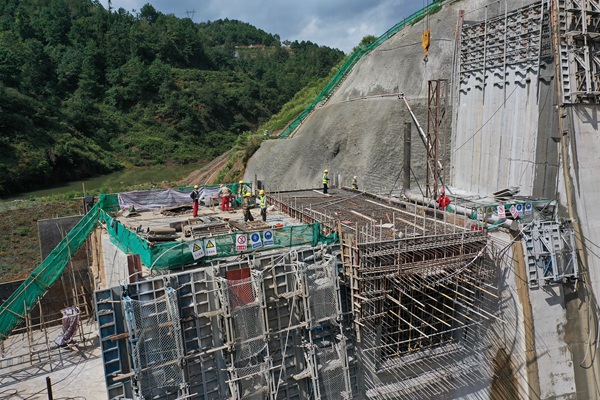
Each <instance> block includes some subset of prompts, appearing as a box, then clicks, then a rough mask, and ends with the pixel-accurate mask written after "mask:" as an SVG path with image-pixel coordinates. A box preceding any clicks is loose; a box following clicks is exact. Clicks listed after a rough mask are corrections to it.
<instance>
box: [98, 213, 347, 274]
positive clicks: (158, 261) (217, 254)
mask: <svg viewBox="0 0 600 400" xmlns="http://www.w3.org/2000/svg"><path fill="white" fill-rule="evenodd" d="M100 221H101V222H102V223H103V224H106V229H107V230H108V233H109V235H110V238H111V242H112V243H113V244H115V245H116V246H117V247H118V248H119V249H120V250H121V251H123V252H124V253H126V254H139V255H140V258H141V260H142V262H143V263H144V265H145V266H147V267H148V268H150V269H157V270H162V269H177V268H181V267H183V266H185V265H191V264H194V263H197V262H204V261H209V260H212V259H214V258H222V257H229V256H238V255H241V254H246V253H252V252H255V251H267V250H273V249H277V248H283V247H294V246H302V245H309V246H316V245H317V244H318V243H331V242H332V241H335V240H336V236H335V235H329V236H324V235H322V234H321V224H320V223H313V224H306V225H294V226H284V227H281V228H275V229H266V230H261V231H256V232H250V233H243V232H236V233H231V234H224V235H217V236H212V237H210V238H203V239H197V240H190V241H185V242H167V243H156V244H153V245H151V244H150V243H149V242H148V241H147V240H146V239H145V238H143V237H142V236H141V235H139V234H137V233H136V232H133V231H131V230H129V229H127V228H125V227H124V226H123V225H122V224H121V223H120V222H119V221H117V220H116V219H114V218H112V217H111V216H110V215H108V214H107V213H106V212H104V211H100ZM270 233H272V235H273V236H272V238H270V237H269V238H268V239H269V240H267V236H268V235H270ZM239 235H243V236H245V239H244V240H243V243H245V244H246V250H240V249H238V248H237V243H236V240H237V239H238V236H239ZM252 235H258V239H259V240H260V242H259V241H255V242H256V243H257V247H256V248H253V247H252V246H251V243H252V240H251V238H252ZM271 242H272V243H271ZM258 243H260V245H258ZM266 243H268V244H266ZM209 248H210V249H211V250H210V251H209ZM194 253H196V257H194ZM213 253H214V254H213Z"/></svg>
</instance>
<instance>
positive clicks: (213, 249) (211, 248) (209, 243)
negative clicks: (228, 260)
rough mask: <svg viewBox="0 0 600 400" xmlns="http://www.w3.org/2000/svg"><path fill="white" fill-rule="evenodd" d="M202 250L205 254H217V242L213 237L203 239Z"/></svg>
mask: <svg viewBox="0 0 600 400" xmlns="http://www.w3.org/2000/svg"><path fill="white" fill-rule="evenodd" d="M204 251H205V252H206V255H207V256H216V255H217V242H216V241H215V239H214V238H209V239H204Z"/></svg>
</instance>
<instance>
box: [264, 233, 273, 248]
mask: <svg viewBox="0 0 600 400" xmlns="http://www.w3.org/2000/svg"><path fill="white" fill-rule="evenodd" d="M263 239H264V240H265V243H264V245H265V246H273V245H274V244H275V240H274V239H273V231H272V230H267V231H265V232H264V233H263Z"/></svg>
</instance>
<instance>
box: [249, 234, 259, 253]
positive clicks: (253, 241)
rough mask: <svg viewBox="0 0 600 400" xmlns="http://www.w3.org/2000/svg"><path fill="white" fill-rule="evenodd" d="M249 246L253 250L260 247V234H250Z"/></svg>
mask: <svg viewBox="0 0 600 400" xmlns="http://www.w3.org/2000/svg"><path fill="white" fill-rule="evenodd" d="M250 245H251V246H252V248H253V249H258V248H259V247H262V240H261V239H260V234H259V233H258V232H254V233H252V234H250Z"/></svg>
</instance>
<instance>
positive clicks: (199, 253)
mask: <svg viewBox="0 0 600 400" xmlns="http://www.w3.org/2000/svg"><path fill="white" fill-rule="evenodd" d="M190 251H191V252H192V256H193V257H194V260H199V259H201V258H202V257H204V249H203V248H202V242H191V243H190Z"/></svg>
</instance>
